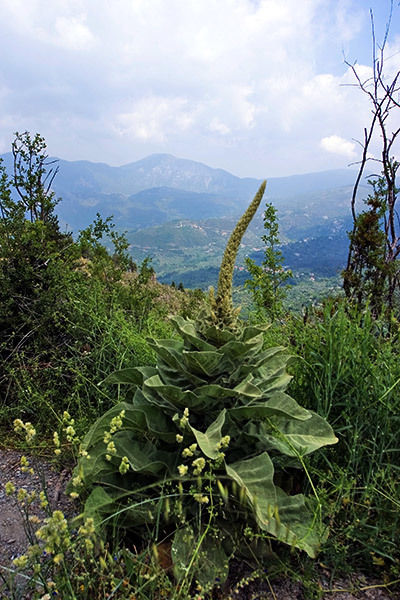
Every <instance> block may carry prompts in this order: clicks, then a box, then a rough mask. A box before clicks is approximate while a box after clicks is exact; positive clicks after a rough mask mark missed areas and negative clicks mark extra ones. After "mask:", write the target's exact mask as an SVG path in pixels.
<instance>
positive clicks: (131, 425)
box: [82, 402, 176, 450]
mask: <svg viewBox="0 0 400 600" xmlns="http://www.w3.org/2000/svg"><path fill="white" fill-rule="evenodd" d="M122 410H124V411H125V416H124V418H123V423H122V427H123V429H128V430H130V431H137V432H138V433H140V434H142V433H143V432H145V431H147V432H149V433H150V434H151V435H152V436H153V437H155V438H159V439H162V440H164V441H165V442H168V443H170V444H172V443H174V441H175V436H176V432H175V433H174V432H173V431H171V420H170V419H168V417H167V415H166V414H165V413H163V412H162V411H160V410H159V409H158V408H157V407H156V406H150V405H139V406H134V405H133V404H129V403H127V402H120V403H119V404H116V405H115V406H113V407H112V408H110V410H109V411H107V412H106V413H105V414H104V415H103V416H102V417H100V418H99V419H98V420H97V421H96V423H95V424H94V425H93V426H92V427H91V428H90V430H89V432H88V433H87V434H86V436H85V437H84V439H83V443H82V445H83V448H84V449H85V450H90V448H91V447H92V446H94V445H95V444H97V442H99V441H100V440H102V439H103V437H104V432H105V431H108V430H109V428H110V422H111V419H113V418H114V417H117V416H118V415H119V414H120V413H121V411H122Z"/></svg>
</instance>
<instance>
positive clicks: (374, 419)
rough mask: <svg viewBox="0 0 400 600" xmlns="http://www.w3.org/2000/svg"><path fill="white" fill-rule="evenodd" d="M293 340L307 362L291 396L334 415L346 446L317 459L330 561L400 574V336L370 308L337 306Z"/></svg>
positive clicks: (295, 322) (296, 330) (291, 334)
mask: <svg viewBox="0 0 400 600" xmlns="http://www.w3.org/2000/svg"><path fill="white" fill-rule="evenodd" d="M285 330H286V331H285V332H284V333H283V332H281V335H286V336H287V338H288V339H290V340H291V343H292V344H293V346H294V349H295V352H296V354H297V355H298V356H300V357H301V358H299V360H298V361H297V364H296V366H295V375H296V376H295V378H294V380H293V383H292V387H291V393H292V395H293V396H294V397H295V398H296V399H297V400H298V402H299V403H300V404H302V405H303V406H305V407H307V408H310V409H312V410H314V411H316V412H317V413H318V414H320V415H322V416H324V417H326V418H327V419H328V421H329V423H330V424H331V425H332V426H333V428H334V431H335V433H336V435H337V436H338V438H339V443H338V444H337V445H336V446H333V447H329V448H324V449H322V450H321V451H320V452H319V453H316V455H315V456H313V457H312V458H311V459H310V467H311V469H312V470H313V471H314V479H315V476H316V477H317V480H319V487H320V488H321V490H323V492H324V493H325V511H326V514H327V517H328V518H329V520H330V524H331V537H330V541H329V542H328V544H327V546H326V548H325V554H326V555H329V556H330V559H331V560H332V561H333V562H335V563H337V564H338V565H339V566H343V560H344V559H345V560H346V561H347V564H350V565H352V566H353V567H354V565H357V566H359V567H360V566H362V567H366V568H370V567H371V566H372V567H373V568H375V569H376V568H379V567H388V568H389V569H391V570H392V571H394V572H396V573H398V572H399V570H400V547H399V544H398V540H399V539H400V460H399V453H400V360H399V349H398V343H399V340H398V335H397V334H394V333H393V332H392V333H391V334H389V332H388V327H387V326H386V324H385V322H384V321H383V320H374V319H373V318H372V316H371V312H370V310H369V309H368V308H367V309H366V310H364V311H362V312H360V311H356V310H353V309H351V308H349V307H348V306H347V305H346V304H345V303H344V302H339V303H335V302H333V301H332V302H329V303H327V304H326V305H325V306H324V307H323V308H322V309H317V310H314V311H313V312H312V313H311V314H310V315H309V317H308V319H304V320H303V321H302V320H300V319H291V320H290V322H289V323H288V325H287V327H286V328H285Z"/></svg>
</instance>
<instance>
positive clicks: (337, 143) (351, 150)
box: [321, 135, 357, 158]
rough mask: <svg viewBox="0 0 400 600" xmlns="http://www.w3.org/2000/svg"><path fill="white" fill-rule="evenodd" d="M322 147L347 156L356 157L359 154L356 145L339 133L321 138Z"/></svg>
mask: <svg viewBox="0 0 400 600" xmlns="http://www.w3.org/2000/svg"><path fill="white" fill-rule="evenodd" d="M321 148H323V150H326V151H327V152H332V153H333V154H340V155H341V156H346V157H347V158H355V157H356V156H357V152H356V145H355V144H354V143H353V142H349V140H345V139H344V138H342V137H340V136H339V135H330V136H328V137H324V138H322V140H321Z"/></svg>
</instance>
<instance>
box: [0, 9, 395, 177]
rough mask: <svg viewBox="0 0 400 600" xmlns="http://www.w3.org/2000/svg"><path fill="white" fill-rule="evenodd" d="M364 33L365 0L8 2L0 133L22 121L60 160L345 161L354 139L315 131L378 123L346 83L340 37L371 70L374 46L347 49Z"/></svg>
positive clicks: (357, 132)
mask: <svg viewBox="0 0 400 600" xmlns="http://www.w3.org/2000/svg"><path fill="white" fill-rule="evenodd" d="M371 1H372V2H374V1H376V0H371ZM395 10H397V11H399V10H400V9H397V7H396V8H395ZM396 14H397V13H396ZM399 22H400V20H399ZM394 23H395V18H394ZM360 24H363V28H364V25H366V30H365V31H364V29H363V30H362V31H361V30H360ZM347 25H348V26H347ZM345 26H346V27H345ZM360 31H361V33H360ZM361 34H362V35H363V36H364V38H363V40H362V41H363V46H362V47H363V48H364V47H365V46H368V44H365V40H367V41H369V35H370V31H369V23H368V6H366V5H365V3H364V1H363V0H302V1H301V2H299V1H298V0H257V1H255V0H202V2H199V1H198V0H185V2H183V1H182V0H168V2H165V0H114V2H113V3H110V2H109V1H108V0H95V1H94V0H52V2H48V0H30V1H29V2H26V1H25V0H0V36H1V38H2V42H3V44H4V46H5V47H7V54H6V55H4V56H3V59H2V61H1V64H0V88H1V89H7V93H6V94H1V93H0V114H1V115H2V116H3V117H4V118H6V120H3V121H2V122H0V136H2V137H6V139H9V138H11V137H12V135H11V133H12V131H14V130H15V129H17V128H22V127H21V124H22V126H23V127H24V129H30V130H38V131H40V132H41V133H42V134H43V135H45V137H46V138H47V139H48V142H49V151H50V152H52V153H55V154H58V155H60V156H63V157H65V158H70V159H71V158H87V159H89V160H101V161H105V162H110V163H113V164H118V163H119V164H122V163H124V162H129V161H131V160H135V159H138V158H142V157H143V156H144V155H145V154H146V153H150V152H158V151H167V152H171V153H172V154H176V155H182V156H187V157H188V158H193V159H197V160H201V161H202V162H206V163H207V162H208V163H209V164H212V165H214V166H220V167H223V168H226V169H228V170H231V171H233V172H235V173H237V174H239V175H258V174H259V173H262V174H264V173H265V168H266V166H265V165H267V167H268V171H269V173H270V174H276V175H278V174H279V175H283V174H285V173H294V172H302V171H303V172H304V171H310V170H322V169H326V168H331V167H332V168H334V167H339V166H344V165H345V164H346V160H347V159H348V158H349V157H350V158H353V157H354V154H352V155H351V156H350V154H351V153H353V152H355V153H356V154H357V150H358V148H357V147H354V148H352V146H351V142H347V144H350V145H347V146H346V145H343V144H341V145H340V144H338V143H337V144H336V146H335V144H333V143H332V141H331V142H330V147H331V148H332V147H336V151H335V152H334V151H333V150H329V151H328V152H321V151H320V149H321V146H320V141H321V140H322V139H328V140H332V138H334V136H337V137H338V138H339V139H342V140H344V141H345V142H346V140H348V139H352V138H355V139H357V138H362V136H363V127H364V126H365V125H367V124H368V123H369V120H370V108H369V105H368V101H367V99H366V97H364V96H363V94H362V93H361V92H359V90H357V89H355V88H353V87H344V86H343V84H349V83H353V82H354V80H353V78H352V75H351V71H350V70H349V69H347V67H346V66H344V65H343V60H342V55H341V47H342V44H344V43H345V44H346V51H347V50H349V51H350V50H353V51H354V52H353V53H351V52H350V53H349V59H353V58H357V59H359V62H360V63H361V66H360V69H361V71H360V72H361V73H362V76H363V77H364V76H365V77H369V76H370V73H371V70H370V67H368V66H365V65H363V60H364V62H366V61H367V60H369V59H370V53H369V49H368V53H367V54H366V56H365V58H364V56H359V55H358V54H357V51H356V50H357V49H356V48H355V47H353V48H352V47H351V44H352V43H356V42H357V40H358V38H357V36H360V35H361ZM399 47H400V44H399V41H398V40H397V41H396V39H395V38H394V41H392V42H391V46H390V48H389V47H388V50H389V49H390V53H391V54H394V56H393V58H392V59H391V60H390V61H389V62H388V65H389V64H390V68H391V69H392V70H393V69H395V68H396V66H397V65H398V64H399V60H400V55H399V54H397V55H396V51H397V50H398V49H399ZM360 48H361V46H360ZM388 56H389V53H388ZM366 64H368V63H367V62H366ZM2 123H3V124H2ZM5 123H15V125H12V127H11V130H10V129H9V127H8V126H7V125H6V124H5ZM74 128H76V129H74ZM333 134H334V135H333ZM50 140H51V146H50ZM133 141H134V143H132V142H133ZM328 145H329V144H328ZM338 149H339V150H340V152H339V151H338ZM81 152H85V154H84V155H81V154H80V153H81ZM267 174H268V173H267Z"/></svg>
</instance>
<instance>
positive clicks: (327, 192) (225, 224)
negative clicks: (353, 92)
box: [1, 153, 367, 287]
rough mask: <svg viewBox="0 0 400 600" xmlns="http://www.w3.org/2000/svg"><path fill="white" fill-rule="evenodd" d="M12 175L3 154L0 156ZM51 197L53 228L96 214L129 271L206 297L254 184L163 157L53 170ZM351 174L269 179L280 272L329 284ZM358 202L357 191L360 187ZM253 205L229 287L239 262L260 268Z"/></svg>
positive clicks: (340, 253)
mask: <svg viewBox="0 0 400 600" xmlns="http://www.w3.org/2000/svg"><path fill="white" fill-rule="evenodd" d="M1 158H3V159H4V162H5V165H6V167H7V169H8V171H9V173H10V174H11V173H12V155H11V153H8V154H5V155H3V156H2V157H1ZM58 166H59V173H58V175H57V177H56V179H55V180H54V184H53V187H54V192H55V194H56V196H58V197H62V202H60V203H59V204H58V205H57V209H56V210H57V213H58V216H59V218H60V223H61V226H62V227H63V228H66V229H67V230H72V231H74V232H76V231H78V230H79V229H83V228H85V227H86V226H87V225H88V224H89V223H91V222H92V221H93V219H94V218H95V216H96V213H97V212H99V213H100V214H101V215H102V216H103V217H107V216H109V215H114V222H115V224H116V226H117V227H118V229H120V230H126V231H127V236H128V241H129V243H130V248H131V254H132V256H133V258H134V260H136V261H137V262H141V261H142V260H143V258H145V256H148V255H150V256H152V258H153V266H154V267H155V269H156V272H157V275H158V276H159V277H160V278H162V280H164V281H169V280H175V281H176V282H178V281H181V280H182V281H184V283H185V285H189V283H188V282H192V284H193V285H200V286H201V287H207V285H208V284H209V282H210V281H213V280H214V279H215V276H216V273H217V272H218V268H219V264H220V261H221V257H222V253H223V250H224V247H225V244H226V240H227V238H228V236H229V233H230V232H231V231H232V229H233V227H234V226H235V223H236V221H237V218H238V216H239V215H240V214H242V212H243V211H244V209H245V208H246V207H247V206H248V204H249V202H250V200H251V199H252V198H253V196H254V194H255V192H256V191H257V189H258V187H259V185H260V182H261V180H259V179H254V178H239V177H236V176H234V175H232V174H231V173H228V172H227V171H224V170H222V169H214V168H211V167H209V166H207V165H205V164H202V163H198V162H195V161H192V160H186V159H181V158H176V157H174V156H172V155H170V154H153V155H151V156H148V157H147V158H144V159H142V160H139V161H136V162H133V163H130V164H127V165H124V166H121V167H112V166H110V165H107V164H104V163H91V162H89V161H74V162H69V161H65V160H59V163H58ZM355 177H356V173H355V172H354V171H353V170H350V169H342V170H334V171H325V172H320V173H307V174H304V175H293V176H290V177H278V178H274V177H272V178H269V179H268V180H267V189H266V194H265V198H264V200H265V201H268V202H273V204H274V206H275V207H276V208H277V211H278V218H279V227H280V234H281V241H282V244H283V246H282V250H283V254H284V257H285V264H286V265H287V266H290V267H291V268H292V269H293V270H295V271H298V272H299V273H303V272H304V273H308V274H309V273H311V272H314V273H316V274H318V275H321V276H331V275H335V274H336V273H337V272H338V271H340V269H341V268H342V267H343V264H344V261H345V257H346V255H347V247H348V238H347V234H346V231H347V230H348V229H350V228H351V225H352V220H351V214H350V198H351V194H352V186H353V183H354V180H355ZM359 193H360V197H362V196H364V197H365V196H366V194H367V188H366V187H365V186H361V187H360V190H359ZM263 207H265V202H264V201H263V203H262V206H261V207H260V209H259V211H258V213H257V215H256V216H255V218H254V220H253V222H252V223H251V225H250V228H249V230H248V232H247V233H246V236H245V238H244V239H243V242H242V244H241V248H240V250H239V255H238V259H237V280H238V281H239V280H241V279H243V277H244V276H245V273H244V272H243V264H244V258H245V257H246V256H251V257H253V258H254V259H255V260H256V261H258V262H260V260H261V259H262V247H263V243H262V241H261V236H262V235H263V233H264V229H263V218H262V217H263Z"/></svg>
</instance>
